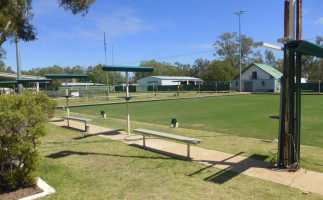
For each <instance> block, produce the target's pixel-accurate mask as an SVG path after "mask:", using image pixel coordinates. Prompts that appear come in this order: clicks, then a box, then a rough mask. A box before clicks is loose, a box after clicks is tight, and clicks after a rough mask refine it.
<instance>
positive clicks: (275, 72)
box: [249, 63, 283, 79]
mask: <svg viewBox="0 0 323 200" xmlns="http://www.w3.org/2000/svg"><path fill="white" fill-rule="evenodd" d="M253 64H254V65H256V66H257V67H259V68H260V69H262V70H264V71H265V72H267V73H268V74H270V75H271V76H272V77H274V78H275V79H280V77H282V75H283V73H281V72H280V71H278V70H277V69H275V68H273V67H272V66H270V65H266V64H260V63H253ZM250 66H251V65H250ZM250 66H249V67H250Z"/></svg>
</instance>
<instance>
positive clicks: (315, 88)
mask: <svg viewBox="0 0 323 200" xmlns="http://www.w3.org/2000/svg"><path fill="white" fill-rule="evenodd" d="M301 90H303V91H309V92H323V83H318V82H317V83H301ZM319 90H320V91H319Z"/></svg>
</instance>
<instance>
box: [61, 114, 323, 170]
mask: <svg viewBox="0 0 323 200" xmlns="http://www.w3.org/2000/svg"><path fill="white" fill-rule="evenodd" d="M63 115H66V113H65V112H64V111H63V110H59V111H58V112H57V116H58V117H59V116H63ZM71 115H73V116H79V117H86V118H91V119H93V121H92V122H91V124H94V125H98V126H103V127H107V128H113V129H120V128H123V129H126V127H127V121H126V120H123V119H115V118H106V119H103V118H102V117H100V116H98V115H96V116H94V115H88V114H80V113H71ZM136 128H145V129H150V130H157V131H162V132H167V133H173V134H177V135H183V136H188V137H194V138H199V139H202V140H203V143H202V144H199V145H198V146H199V147H202V148H206V149H212V150H217V151H221V152H226V153H231V154H237V153H242V154H241V155H242V156H245V157H250V156H252V155H259V156H260V157H261V159H264V158H265V159H264V160H265V161H267V162H273V163H275V162H276V152H277V145H278V144H277V142H272V141H273V140H262V139H257V138H248V137H241V136H235V135H229V134H221V133H216V132H208V131H201V130H194V129H186V128H176V129H174V128H171V127H170V126H169V125H168V126H164V125H158V124H150V123H144V122H137V121H131V129H132V130H133V129H136ZM255 159H257V158H255ZM301 166H302V167H303V168H305V169H308V170H313V171H317V172H323V149H322V148H318V147H312V146H306V145H302V146H301Z"/></svg>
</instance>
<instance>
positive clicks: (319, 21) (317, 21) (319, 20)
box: [314, 17, 323, 25]
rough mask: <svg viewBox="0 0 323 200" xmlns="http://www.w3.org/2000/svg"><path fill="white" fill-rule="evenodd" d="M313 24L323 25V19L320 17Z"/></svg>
mask: <svg viewBox="0 0 323 200" xmlns="http://www.w3.org/2000/svg"><path fill="white" fill-rule="evenodd" d="M314 23H315V24H320V25H323V17H321V18H320V19H318V20H316V21H315V22H314Z"/></svg>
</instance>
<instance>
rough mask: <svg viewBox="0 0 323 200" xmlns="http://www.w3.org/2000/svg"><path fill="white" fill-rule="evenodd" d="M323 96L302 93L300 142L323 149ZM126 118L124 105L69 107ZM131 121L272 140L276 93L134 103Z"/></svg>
mask: <svg viewBox="0 0 323 200" xmlns="http://www.w3.org/2000/svg"><path fill="white" fill-rule="evenodd" d="M322 107H323V96H316V95H304V96H302V117H303V119H302V124H301V126H302V127H301V128H302V132H301V144H303V145H309V146H315V147H320V148H323V123H322V122H323V112H322V110H323V109H322ZM101 110H104V111H105V112H106V113H107V116H108V117H109V118H116V119H126V106H125V105H124V104H120V105H107V106H95V107H82V108H72V109H71V111H72V112H76V113H83V114H88V115H96V116H99V114H100V111H101ZM130 113H131V120H133V121H137V122H145V123H151V124H158V125H164V126H169V125H170V122H171V119H172V118H176V119H177V120H178V121H179V125H180V127H183V128H188V129H194V130H203V131H208V132H217V133H223V134H229V135H237V136H243V137H251V138H260V139H268V140H273V139H275V138H277V136H278V120H277V119H270V118H269V116H271V115H278V114H279V95H244V96H231V97H219V98H204V99H186V100H176V101H160V102H148V103H133V104H131V105H130Z"/></svg>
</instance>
